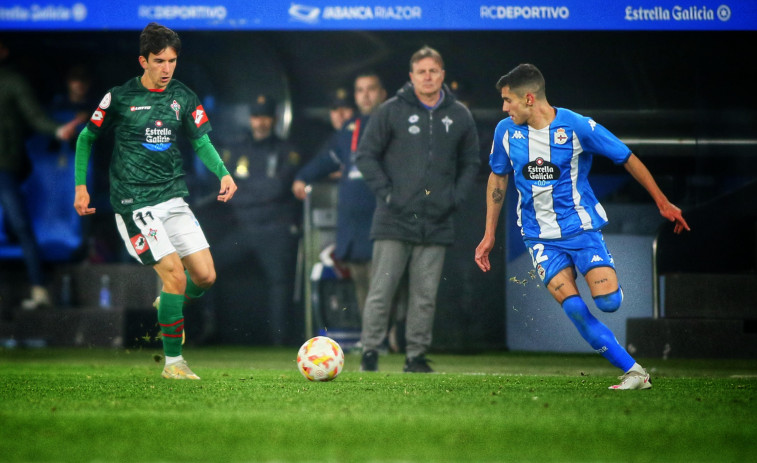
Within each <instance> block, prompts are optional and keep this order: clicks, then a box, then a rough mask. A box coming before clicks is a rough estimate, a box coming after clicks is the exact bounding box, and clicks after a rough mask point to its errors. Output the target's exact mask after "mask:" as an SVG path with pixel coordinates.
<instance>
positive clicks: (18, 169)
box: [0, 37, 81, 310]
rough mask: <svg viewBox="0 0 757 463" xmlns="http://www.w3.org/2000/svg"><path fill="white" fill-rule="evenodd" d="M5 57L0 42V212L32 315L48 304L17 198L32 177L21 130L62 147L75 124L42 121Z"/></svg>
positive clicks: (28, 219)
mask: <svg viewBox="0 0 757 463" xmlns="http://www.w3.org/2000/svg"><path fill="white" fill-rule="evenodd" d="M9 57H10V47H9V45H8V43H7V42H6V41H5V39H3V38H2V37H0V206H2V213H3V217H4V218H5V220H6V221H7V222H8V223H9V225H10V229H11V230H12V231H13V234H14V235H15V236H16V238H17V239H18V241H19V244H20V245H21V249H22V252H23V260H24V264H25V266H26V272H27V276H28V278H29V284H30V286H31V291H30V292H31V297H30V298H28V299H24V300H23V301H22V302H21V306H22V308H24V309H26V310H34V309H36V308H40V307H49V306H50V305H51V301H50V295H49V293H48V291H47V287H46V286H45V284H46V281H45V274H44V270H43V268H42V257H41V256H40V250H39V245H38V243H37V240H36V238H35V235H34V229H33V227H32V219H31V217H30V216H29V211H28V210H27V207H26V202H25V199H24V196H23V194H22V192H21V185H22V184H23V183H24V180H25V179H26V178H27V177H28V176H29V175H30V174H31V171H32V165H31V162H30V160H29V157H28V155H27V153H26V146H25V142H26V137H25V134H26V129H27V128H28V127H31V128H33V129H34V130H36V131H38V132H40V133H44V134H47V135H51V136H54V137H55V138H56V139H57V140H59V141H65V140H69V139H70V138H72V136H73V135H74V133H75V130H76V126H77V125H78V124H79V123H80V122H81V121H80V120H79V119H77V118H74V119H72V120H70V121H68V122H66V123H64V124H62V125H61V124H60V123H58V122H56V121H54V120H52V119H51V118H49V117H47V116H46V115H45V111H44V109H43V108H42V106H41V105H40V104H39V102H38V101H37V98H36V97H35V95H34V91H33V90H32V88H31V86H30V85H29V83H28V82H27V80H26V78H24V76H22V75H21V74H20V73H19V72H18V71H16V70H15V69H14V68H13V67H12V66H11V65H10V64H9V62H8V60H9Z"/></svg>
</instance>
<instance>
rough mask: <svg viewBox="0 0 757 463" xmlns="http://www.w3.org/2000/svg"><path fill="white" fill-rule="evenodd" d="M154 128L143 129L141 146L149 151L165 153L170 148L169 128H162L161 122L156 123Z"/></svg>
mask: <svg viewBox="0 0 757 463" xmlns="http://www.w3.org/2000/svg"><path fill="white" fill-rule="evenodd" d="M155 125H156V126H157V128H155V127H147V128H145V143H142V146H144V147H145V148H147V149H148V150H150V151H166V150H167V149H169V148H170V147H171V139H172V138H173V132H171V129H170V128H169V127H163V123H162V122H161V121H156V122H155Z"/></svg>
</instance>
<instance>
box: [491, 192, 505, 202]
mask: <svg viewBox="0 0 757 463" xmlns="http://www.w3.org/2000/svg"><path fill="white" fill-rule="evenodd" d="M504 200H505V190H503V189H502V188H494V190H493V191H492V201H494V202H495V203H498V204H501V203H502V201H504Z"/></svg>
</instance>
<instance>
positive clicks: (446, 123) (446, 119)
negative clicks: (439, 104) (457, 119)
mask: <svg viewBox="0 0 757 463" xmlns="http://www.w3.org/2000/svg"><path fill="white" fill-rule="evenodd" d="M442 124H444V129H445V130H446V131H447V133H449V126H450V125H452V119H450V118H449V116H444V119H442Z"/></svg>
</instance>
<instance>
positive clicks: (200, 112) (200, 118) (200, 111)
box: [192, 105, 208, 127]
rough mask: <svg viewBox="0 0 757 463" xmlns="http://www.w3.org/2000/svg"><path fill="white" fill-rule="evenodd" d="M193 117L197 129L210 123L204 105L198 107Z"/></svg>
mask: <svg viewBox="0 0 757 463" xmlns="http://www.w3.org/2000/svg"><path fill="white" fill-rule="evenodd" d="M192 117H194V120H195V125H196V126H197V127H200V126H201V125H202V124H204V123H206V122H208V114H207V113H206V112H205V108H203V107H202V105H200V106H198V107H197V109H195V110H194V111H193V112H192Z"/></svg>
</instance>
